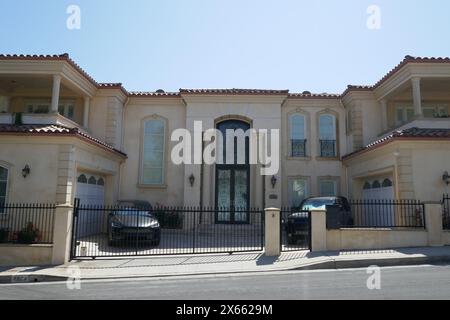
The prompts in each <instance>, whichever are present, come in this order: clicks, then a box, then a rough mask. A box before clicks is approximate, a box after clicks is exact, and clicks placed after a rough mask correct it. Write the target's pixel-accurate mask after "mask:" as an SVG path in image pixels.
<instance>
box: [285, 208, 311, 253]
mask: <svg viewBox="0 0 450 320" xmlns="http://www.w3.org/2000/svg"><path fill="white" fill-rule="evenodd" d="M280 228H281V230H280V231H281V236H280V240H281V241H280V242H281V243H280V246H281V251H282V252H288V251H305V250H309V251H311V211H304V210H297V209H295V208H284V209H282V210H281V214H280Z"/></svg>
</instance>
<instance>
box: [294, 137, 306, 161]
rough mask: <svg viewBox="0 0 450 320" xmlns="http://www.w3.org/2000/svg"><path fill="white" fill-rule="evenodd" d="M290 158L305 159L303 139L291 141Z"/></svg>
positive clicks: (304, 141) (304, 142)
mask: <svg viewBox="0 0 450 320" xmlns="http://www.w3.org/2000/svg"><path fill="white" fill-rule="evenodd" d="M291 156H292V157H294V158H304V157H306V140H304V139H292V140H291Z"/></svg>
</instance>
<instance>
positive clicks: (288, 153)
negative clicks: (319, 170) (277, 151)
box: [285, 108, 312, 160]
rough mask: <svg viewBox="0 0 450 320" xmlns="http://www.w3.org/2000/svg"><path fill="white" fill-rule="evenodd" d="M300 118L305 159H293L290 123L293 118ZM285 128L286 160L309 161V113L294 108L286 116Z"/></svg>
mask: <svg viewBox="0 0 450 320" xmlns="http://www.w3.org/2000/svg"><path fill="white" fill-rule="evenodd" d="M296 115H299V116H302V117H304V121H305V122H304V131H305V132H304V134H305V140H306V145H305V149H306V152H305V157H294V156H293V155H292V145H291V136H292V122H291V118H292V117H293V116H296ZM286 127H287V132H286V140H285V143H286V146H287V148H286V158H287V159H288V160H307V159H310V157H311V154H312V152H311V151H312V149H311V130H310V127H311V115H310V113H309V112H307V111H305V110H303V109H301V108H296V109H294V110H291V111H289V112H288V113H287V114H286Z"/></svg>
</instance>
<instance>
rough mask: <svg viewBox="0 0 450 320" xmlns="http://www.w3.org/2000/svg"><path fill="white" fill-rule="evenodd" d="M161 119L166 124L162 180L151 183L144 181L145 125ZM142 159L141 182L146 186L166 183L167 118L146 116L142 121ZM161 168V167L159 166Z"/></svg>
mask: <svg viewBox="0 0 450 320" xmlns="http://www.w3.org/2000/svg"><path fill="white" fill-rule="evenodd" d="M151 121H159V122H161V123H162V124H163V126H164V131H163V132H164V134H163V149H162V166H161V182H159V183H149V182H145V181H144V158H145V136H146V134H145V126H146V123H147V122H151ZM141 137H142V141H141V159H140V168H139V169H140V172H139V184H140V185H141V186H144V187H162V186H165V183H166V142H167V140H166V139H167V120H166V119H164V118H162V117H152V118H146V119H144V120H143V121H142V128H141ZM158 169H159V168H158Z"/></svg>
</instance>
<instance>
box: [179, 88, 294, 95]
mask: <svg viewBox="0 0 450 320" xmlns="http://www.w3.org/2000/svg"><path fill="white" fill-rule="evenodd" d="M180 93H182V94H199V95H200V94H212V95H215V94H218V95H287V94H289V90H266V89H236V88H233V89H180Z"/></svg>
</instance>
